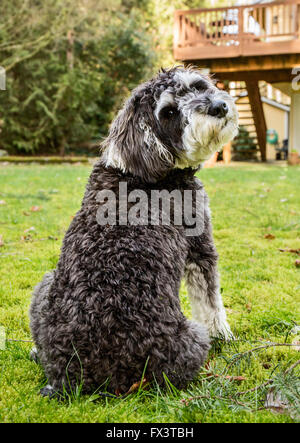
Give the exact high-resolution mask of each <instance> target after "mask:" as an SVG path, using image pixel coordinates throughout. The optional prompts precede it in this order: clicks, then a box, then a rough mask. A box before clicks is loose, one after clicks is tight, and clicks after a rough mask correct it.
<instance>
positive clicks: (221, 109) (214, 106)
mask: <svg viewBox="0 0 300 443" xmlns="http://www.w3.org/2000/svg"><path fill="white" fill-rule="evenodd" d="M228 111H229V108H228V105H227V103H226V102H225V101H224V100H213V101H212V102H211V104H210V106H209V108H208V111H207V114H208V115H211V116H212V117H217V118H223V117H225V116H226V114H227V113H228Z"/></svg>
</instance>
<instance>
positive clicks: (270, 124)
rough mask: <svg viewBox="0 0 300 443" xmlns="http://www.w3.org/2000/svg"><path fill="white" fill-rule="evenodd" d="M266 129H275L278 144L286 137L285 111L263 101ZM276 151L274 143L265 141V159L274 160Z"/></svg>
mask: <svg viewBox="0 0 300 443" xmlns="http://www.w3.org/2000/svg"><path fill="white" fill-rule="evenodd" d="M263 109H264V114H265V119H266V125H267V129H275V130H276V131H277V133H278V139H279V144H280V145H281V144H282V140H284V139H285V138H287V134H286V114H287V112H286V111H284V110H282V109H278V108H275V107H274V106H271V105H269V104H267V103H263ZM275 158H276V151H275V147H274V145H270V144H269V143H267V160H275Z"/></svg>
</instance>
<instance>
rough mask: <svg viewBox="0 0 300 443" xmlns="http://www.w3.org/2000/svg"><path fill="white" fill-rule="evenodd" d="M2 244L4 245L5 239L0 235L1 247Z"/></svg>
mask: <svg viewBox="0 0 300 443" xmlns="http://www.w3.org/2000/svg"><path fill="white" fill-rule="evenodd" d="M1 246H4V240H3V237H2V235H0V247H1Z"/></svg>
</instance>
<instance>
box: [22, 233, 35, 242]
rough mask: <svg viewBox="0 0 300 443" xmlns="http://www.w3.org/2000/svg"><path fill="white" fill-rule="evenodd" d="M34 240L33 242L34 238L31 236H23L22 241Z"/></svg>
mask: <svg viewBox="0 0 300 443" xmlns="http://www.w3.org/2000/svg"><path fill="white" fill-rule="evenodd" d="M32 240H33V238H32V235H30V234H27V235H22V236H21V241H32Z"/></svg>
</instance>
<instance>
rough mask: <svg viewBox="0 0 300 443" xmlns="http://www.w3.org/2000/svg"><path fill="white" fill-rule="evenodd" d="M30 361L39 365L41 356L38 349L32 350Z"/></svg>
mask: <svg viewBox="0 0 300 443" xmlns="http://www.w3.org/2000/svg"><path fill="white" fill-rule="evenodd" d="M29 359H30V360H32V361H34V362H35V363H39V356H38V353H37V349H36V348H32V349H31V351H30V353H29Z"/></svg>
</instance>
